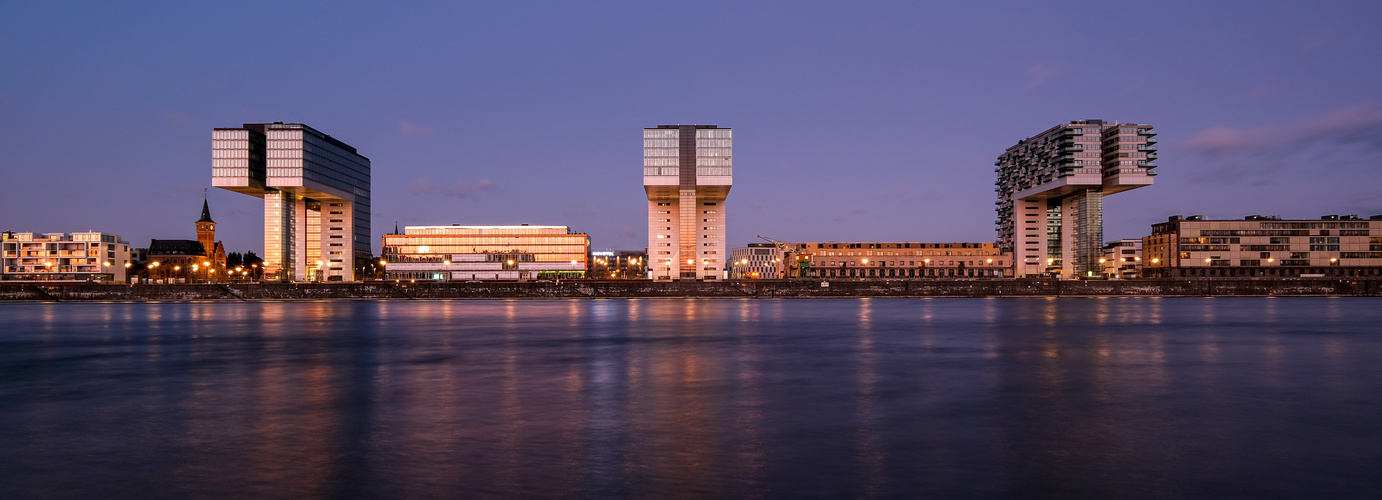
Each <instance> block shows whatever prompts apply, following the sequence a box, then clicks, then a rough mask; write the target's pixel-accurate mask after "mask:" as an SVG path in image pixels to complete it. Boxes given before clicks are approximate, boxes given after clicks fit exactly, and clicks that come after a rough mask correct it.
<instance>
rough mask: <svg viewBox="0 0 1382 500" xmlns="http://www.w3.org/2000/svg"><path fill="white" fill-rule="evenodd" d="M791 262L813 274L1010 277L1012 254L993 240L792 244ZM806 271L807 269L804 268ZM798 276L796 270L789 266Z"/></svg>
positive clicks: (859, 276)
mask: <svg viewBox="0 0 1382 500" xmlns="http://www.w3.org/2000/svg"><path fill="white" fill-rule="evenodd" d="M788 246H789V247H790V248H791V253H792V254H793V255H789V256H788V259H789V260H790V261H791V262H789V263H788V265H789V266H793V265H794V266H796V267H797V270H798V272H797V276H800V275H802V274H805V277H809V278H830V279H840V278H862V279H922V278H1002V277H1009V276H1010V274H1009V273H1011V269H1012V256H1011V254H1009V253H1007V252H1003V251H1002V250H1001V249H999V248H998V246H997V245H995V244H993V243H919V242H833V241H832V242H816V243H789V244H788ZM802 270H804V272H802ZM787 272H788V274H792V270H791V269H790V267H789V269H788V270H787Z"/></svg>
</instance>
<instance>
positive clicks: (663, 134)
mask: <svg viewBox="0 0 1382 500" xmlns="http://www.w3.org/2000/svg"><path fill="white" fill-rule="evenodd" d="M733 160H734V156H733V135H732V134H731V129H728V128H720V127H717V126H715V125H659V126H657V128H646V129H643V190H644V191H646V192H647V194H648V274H649V277H651V278H653V279H661V280H668V279H688V280H690V279H715V278H717V277H719V276H720V274H721V273H722V271H721V270H722V269H723V268H724V265H725V259H727V258H728V257H729V248H728V247H727V245H726V243H725V220H726V217H727V214H726V212H725V198H726V197H727V196H729V188H730V186H731V185H732V184H733V182H732V181H733V180H734V166H733V165H734V162H733Z"/></svg>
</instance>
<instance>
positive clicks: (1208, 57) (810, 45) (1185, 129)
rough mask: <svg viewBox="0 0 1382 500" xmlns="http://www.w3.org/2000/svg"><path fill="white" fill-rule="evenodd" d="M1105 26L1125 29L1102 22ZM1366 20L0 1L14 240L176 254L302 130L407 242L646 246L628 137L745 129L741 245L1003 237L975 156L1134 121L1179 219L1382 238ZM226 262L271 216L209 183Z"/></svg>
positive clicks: (1033, 9)
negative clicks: (1066, 126) (558, 239)
mask: <svg viewBox="0 0 1382 500" xmlns="http://www.w3.org/2000/svg"><path fill="white" fill-rule="evenodd" d="M1111 4H1116V5H1111ZM1379 20H1382V2H1377V1H1375V0H1368V1H1318V0H1316V1H1308V2H1307V1H1300V2H1280V1H1265V0H1263V1H1215V2H1178V1H1177V2H1162V1H1157V2H984V1H976V2H870V3H857V2H782V3H769V2H713V1H698V2H676V3H672V2H647V1H640V2H617V3H616V2H435V3H423V2H409V3H407V4H406V5H402V6H400V5H393V4H392V3H389V4H387V5H386V2H248V1H241V2H159V3H152V2H147V3H146V2H137V5H133V4H131V3H126V2H60V1H52V2H14V3H12V4H9V5H7V6H6V7H5V8H4V9H3V15H0V152H3V154H0V230H13V231H36V232H52V231H62V232H70V231H84V230H88V229H95V230H98V231H106V232H114V233H118V234H121V235H122V236H124V237H125V239H127V240H129V241H130V242H131V243H133V244H134V245H135V246H141V247H142V246H147V245H148V240H149V239H150V238H159V239H163V238H169V239H190V238H194V237H195V234H194V232H193V222H194V221H195V220H197V218H198V217H199V216H200V210H201V198H202V189H203V188H206V187H209V186H210V183H211V129H212V128H214V127H236V126H239V125H240V124H242V123H250V122H269V121H285V122H301V123H306V124H308V125H311V126H312V127H314V128H317V129H318V130H321V131H323V132H325V133H328V134H331V135H333V136H334V137H337V138H339V139H341V140H344V141H346V142H347V143H350V144H351V145H354V146H355V147H357V148H358V149H359V150H360V152H361V154H363V155H365V156H367V157H369V158H370V159H371V161H372V163H373V203H374V214H373V231H374V241H373V245H372V247H373V250H374V251H375V252H376V253H378V252H379V236H380V235H382V234H384V233H385V232H388V230H390V229H392V228H393V225H394V222H395V221H398V222H399V223H400V224H402V225H420V224H453V223H459V224H486V225H488V224H519V223H531V224H554V225H569V226H572V227H573V228H574V229H576V230H578V231H583V232H588V233H590V235H591V240H592V248H594V249H597V250H598V249H606V248H613V249H642V248H643V247H644V246H645V245H646V242H647V236H646V229H645V227H646V215H645V214H646V198H645V197H644V194H643V189H642V178H641V172H642V169H641V165H642V156H641V154H642V149H641V139H640V137H641V130H642V129H643V128H644V127H651V126H656V125H659V124H677V123H701V124H717V125H720V126H722V127H732V128H734V131H735V148H734V149H735V151H734V153H735V158H734V165H735V169H734V170H735V180H734V184H735V185H734V188H733V190H732V191H731V193H730V197H729V200H728V203H727V207H728V212H729V218H728V220H729V223H728V224H727V226H728V230H729V236H730V242H731V244H733V245H734V246H742V245H743V244H745V243H749V242H752V241H757V240H756V238H754V235H756V234H764V235H768V236H772V237H775V238H778V239H783V240H796V241H816V240H826V241H829V240H834V241H860V240H863V241H993V240H995V239H996V234H995V228H994V220H996V218H997V217H996V215H995V213H994V204H993V202H994V200H995V198H994V192H993V187H994V186H993V182H994V173H993V162H994V159H995V158H996V157H997V156H998V155H999V154H1001V153H1002V152H1003V150H1004V149H1006V148H1007V147H1009V146H1011V145H1013V144H1014V143H1016V142H1017V141H1018V140H1020V139H1023V138H1026V137H1030V136H1032V135H1035V134H1037V133H1040V132H1041V131H1043V130H1045V129H1047V128H1049V127H1051V126H1053V125H1056V124H1058V123H1062V122H1066V121H1069V120H1073V119H1084V118H1102V119H1106V120H1117V121H1123V122H1138V123H1150V124H1152V125H1154V126H1155V127H1156V129H1157V130H1158V131H1159V132H1160V134H1161V135H1160V137H1159V141H1160V144H1159V147H1160V151H1161V154H1160V161H1159V162H1158V163H1159V164H1160V167H1159V169H1158V173H1159V175H1158V177H1157V180H1156V185H1154V186H1152V187H1147V188H1141V189H1137V190H1134V191H1130V192H1127V193H1121V194H1118V195H1114V196H1110V197H1108V198H1107V199H1106V200H1105V227H1104V235H1105V238H1106V239H1108V240H1113V239H1118V238H1131V237H1140V236H1143V235H1146V234H1147V233H1149V232H1150V225H1151V224H1152V223H1155V222H1159V221H1163V220H1165V218H1166V217H1167V216H1168V215H1173V214H1186V215H1189V214H1204V215H1206V216H1209V217H1215V218H1237V217H1241V216H1243V215H1247V214H1265V215H1281V216H1283V217H1288V218H1316V217H1318V216H1320V215H1323V214H1359V215H1362V216H1364V217H1366V216H1370V215H1376V214H1382V196H1379V188H1380V187H1382V168H1379V167H1382V63H1380V61H1382V30H1379V29H1378V28H1377V27H1376V24H1377V21H1379ZM210 201H211V208H212V215H213V216H214V218H215V219H216V221H217V222H219V223H220V224H219V228H218V229H219V236H220V238H221V239H223V240H224V241H225V243H226V247H227V250H228V251H245V250H254V251H256V252H261V253H262V249H263V235H262V226H263V223H262V215H261V214H262V205H261V202H260V200H259V199H257V198H252V197H249V196H244V195H239V194H235V193H231V192H229V191H223V190H217V189H212V190H211V191H210Z"/></svg>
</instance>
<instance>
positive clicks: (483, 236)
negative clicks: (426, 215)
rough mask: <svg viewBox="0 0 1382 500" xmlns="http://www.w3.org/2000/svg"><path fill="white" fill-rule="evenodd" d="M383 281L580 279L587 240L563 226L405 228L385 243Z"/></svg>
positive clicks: (584, 270) (587, 249) (587, 260)
mask: <svg viewBox="0 0 1382 500" xmlns="http://www.w3.org/2000/svg"><path fill="white" fill-rule="evenodd" d="M383 248H384V249H383V256H384V257H383V260H384V279H387V280H417V279H426V280H441V281H451V280H459V281H471V280H479V281H484V280H526V279H539V278H580V277H584V276H585V275H586V271H587V270H588V269H589V268H588V266H587V264H588V262H589V257H588V256H589V254H590V236H588V235H586V234H584V233H573V232H571V230H570V228H568V227H566V226H529V225H527V224H524V225H521V226H462V225H451V226H408V227H405V228H403V234H386V235H384V241H383Z"/></svg>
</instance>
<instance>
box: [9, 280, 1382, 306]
mask: <svg viewBox="0 0 1382 500" xmlns="http://www.w3.org/2000/svg"><path fill="white" fill-rule="evenodd" d="M825 283H828V285H827V286H822V282H821V281H778V280H751V281H726V282H652V281H637V280H623V281H593V280H572V281H562V282H561V283H548V282H527V283H515V282H486V283H391V282H367V283H231V284H171V285H157V284H155V285H147V284H141V285H116V284H96V283H41V282H34V283H22V282H13V281H12V282H3V283H0V301H50V302H53V301H55V302H81V301H106V302H178V301H206V300H212V301H221V300H225V301H248V300H329V299H364V300H379V299H396V300H416V299H499V298H524V299H553V298H657V297H732V298H811V297H1063V296H1162V297H1215V296H1225V297H1229V296H1259V297H1260V296H1367V297H1378V296H1382V279H1338V278H1305V279H1261V278H1257V279H1250V278H1245V279H1232V278H1220V279H1135V280H1109V281H1059V280H1031V279H1008V280H914V281H904V280H876V281H828V282H825Z"/></svg>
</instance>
